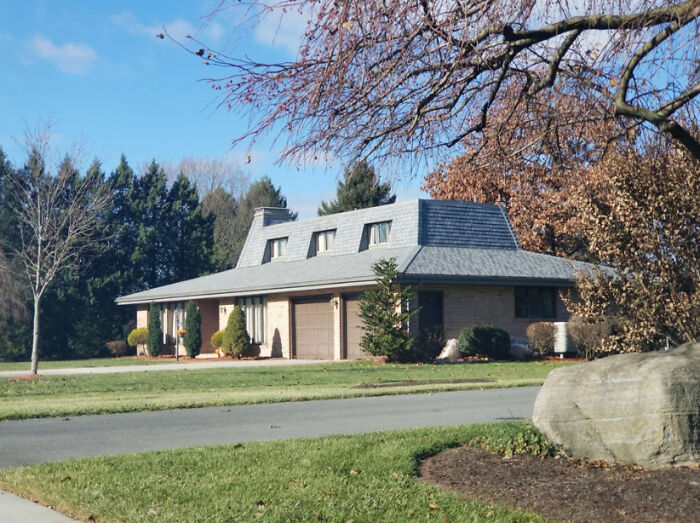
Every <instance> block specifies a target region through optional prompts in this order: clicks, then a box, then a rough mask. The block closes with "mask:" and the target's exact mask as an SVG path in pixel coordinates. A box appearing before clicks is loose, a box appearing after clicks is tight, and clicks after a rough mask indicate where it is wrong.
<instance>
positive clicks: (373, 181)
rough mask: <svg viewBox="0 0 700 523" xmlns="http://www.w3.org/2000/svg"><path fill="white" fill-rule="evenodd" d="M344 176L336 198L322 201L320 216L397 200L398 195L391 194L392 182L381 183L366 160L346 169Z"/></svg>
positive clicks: (319, 210) (339, 184) (319, 209)
mask: <svg viewBox="0 0 700 523" xmlns="http://www.w3.org/2000/svg"><path fill="white" fill-rule="evenodd" d="M343 178H344V181H341V182H338V188H337V189H336V199H335V200H333V201H331V202H329V203H326V202H321V206H320V207H319V208H318V215H319V216H325V215H327V214H336V213H339V212H345V211H353V210H355V209H367V208H369V207H377V206H379V205H386V204H389V203H394V202H395V201H396V195H395V194H391V184H390V183H389V182H386V183H379V178H378V176H377V175H376V173H375V172H374V168H373V167H372V166H370V165H369V164H368V163H367V162H366V161H365V160H362V161H361V162H359V163H358V164H356V165H355V166H354V167H353V168H352V169H350V168H348V169H345V173H344V175H343Z"/></svg>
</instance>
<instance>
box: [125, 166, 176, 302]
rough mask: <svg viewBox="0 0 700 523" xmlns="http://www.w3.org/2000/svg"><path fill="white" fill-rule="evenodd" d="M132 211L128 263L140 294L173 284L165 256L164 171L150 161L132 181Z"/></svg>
mask: <svg viewBox="0 0 700 523" xmlns="http://www.w3.org/2000/svg"><path fill="white" fill-rule="evenodd" d="M130 203H131V207H132V212H133V215H134V219H135V228H136V230H135V231H134V233H135V236H136V242H135V246H134V251H133V253H132V255H131V261H132V263H133V266H134V271H135V274H136V275H137V277H138V278H139V280H140V285H139V287H140V288H141V289H142V290H145V289H151V288H153V287H159V286H161V285H166V284H168V283H172V271H171V264H170V263H169V261H170V259H171V256H172V253H170V252H168V250H167V249H168V247H170V245H168V241H167V237H168V234H169V231H168V225H169V220H167V219H166V216H167V212H168V208H169V203H170V202H169V199H168V189H167V180H166V178H165V173H164V172H163V169H162V168H161V167H160V166H159V165H158V164H157V163H156V161H155V160H153V161H151V163H150V165H149V166H148V168H147V169H146V172H145V173H144V174H143V176H141V177H140V178H136V179H135V180H134V187H133V190H132V191H131V202H130Z"/></svg>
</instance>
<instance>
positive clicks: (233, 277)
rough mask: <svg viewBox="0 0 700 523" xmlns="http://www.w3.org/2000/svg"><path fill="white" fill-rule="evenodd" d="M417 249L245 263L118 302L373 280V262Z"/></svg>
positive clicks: (238, 294)
mask: <svg viewBox="0 0 700 523" xmlns="http://www.w3.org/2000/svg"><path fill="white" fill-rule="evenodd" d="M413 251H415V247H402V248H399V249H390V248H380V249H369V250H366V251H363V252H360V253H356V254H351V255H344V256H316V257H313V258H310V259H308V260H298V261H291V262H283V261H280V262H271V263H267V264H265V265H257V266H254V267H241V268H236V269H231V270H228V271H224V272H219V273H217V274H210V275H209V276H202V277H201V278H195V279H193V280H187V281H182V282H178V283H173V284H172V285H165V286H163V287H157V288H155V289H150V290H147V291H143V292H138V293H136V294H130V295H129V296H123V297H121V298H119V299H118V300H117V303H119V304H122V305H124V304H128V303H147V302H150V301H168V300H176V299H177V300H180V299H185V298H188V299H189V298H195V297H196V298H202V297H215V296H245V295H253V294H262V293H270V292H271V291H275V292H280V291H282V290H285V291H287V290H293V289H296V290H300V289H305V288H323V287H330V286H334V287H342V286H345V285H350V284H353V285H360V284H363V283H372V282H373V281H374V274H373V273H372V264H373V263H375V262H377V261H379V260H380V259H382V258H392V257H393V258H396V260H397V262H400V261H402V260H405V259H406V258H407V257H409V256H410V255H411V254H412V252H413Z"/></svg>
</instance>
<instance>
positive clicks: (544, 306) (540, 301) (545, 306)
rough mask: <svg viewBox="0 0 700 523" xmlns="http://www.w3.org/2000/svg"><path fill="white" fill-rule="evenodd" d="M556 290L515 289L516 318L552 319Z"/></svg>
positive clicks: (554, 310) (548, 288)
mask: <svg viewBox="0 0 700 523" xmlns="http://www.w3.org/2000/svg"><path fill="white" fill-rule="evenodd" d="M555 316H556V289H555V288H554V287H516V288H515V317H516V318H554V317H555Z"/></svg>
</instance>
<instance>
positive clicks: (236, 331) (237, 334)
mask: <svg viewBox="0 0 700 523" xmlns="http://www.w3.org/2000/svg"><path fill="white" fill-rule="evenodd" d="M249 347H250V336H248V331H246V328H245V316H244V315H243V309H241V308H240V307H234V308H233V310H232V311H231V314H230V315H229V317H228V322H227V323H226V328H225V329H224V336H223V340H222V345H221V349H222V350H223V351H224V353H225V354H226V355H227V356H233V357H234V358H240V357H241V356H242V355H243V353H244V352H246V351H247V350H248V348H249Z"/></svg>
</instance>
